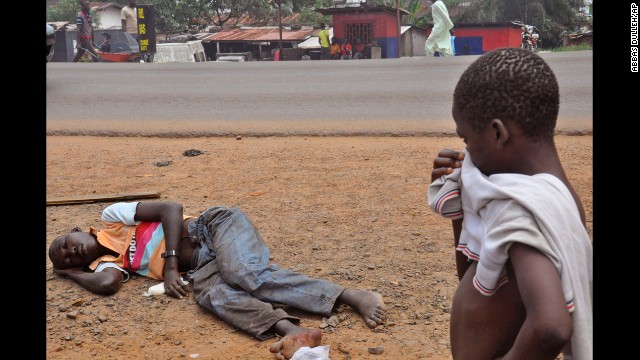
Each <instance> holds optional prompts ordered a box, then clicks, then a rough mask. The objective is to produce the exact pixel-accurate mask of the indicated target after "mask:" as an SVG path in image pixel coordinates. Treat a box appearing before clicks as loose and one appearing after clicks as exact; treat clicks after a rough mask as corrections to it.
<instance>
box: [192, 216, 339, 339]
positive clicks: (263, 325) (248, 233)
mask: <svg viewBox="0 0 640 360" xmlns="http://www.w3.org/2000/svg"><path fill="white" fill-rule="evenodd" d="M189 235H190V236H192V237H193V238H194V239H195V240H196V241H197V242H198V243H199V246H200V247H199V249H197V250H196V251H195V254H194V257H193V260H192V268H193V269H194V270H191V271H189V278H190V280H191V282H192V284H193V292H194V296H195V299H196V302H197V303H198V304H199V305H200V306H202V307H204V308H206V309H208V310H210V311H212V312H213V313H214V314H216V315H217V316H219V317H220V318H222V319H223V320H225V321H226V322H227V323H229V324H231V325H233V326H235V327H237V328H239V329H241V330H243V331H244V332H246V333H248V334H249V335H251V336H254V337H256V338H258V339H260V340H264V339H268V338H271V337H274V336H276V334H275V333H273V332H272V331H270V329H271V327H272V326H273V325H274V324H275V323H276V322H278V321H280V320H282V319H288V320H290V321H291V322H293V323H294V324H298V323H300V319H298V318H296V317H293V316H290V315H288V314H287V313H286V312H285V311H284V310H282V309H280V308H276V309H274V307H273V305H272V303H281V304H286V305H290V306H292V307H295V308H298V309H300V310H305V311H309V312H312V313H316V314H320V315H323V316H325V317H329V316H331V312H332V310H333V307H334V305H335V302H336V299H337V298H338V296H340V294H341V293H342V292H343V291H344V287H342V286H340V285H338V284H335V283H333V282H330V281H327V280H320V279H313V278H310V277H308V276H306V275H303V274H300V273H296V272H293V271H290V270H286V269H281V268H280V267H279V266H277V265H275V264H269V249H268V248H267V246H266V245H265V243H264V241H263V240H262V237H261V236H260V234H259V233H258V231H257V229H256V228H255V227H254V226H253V224H252V223H251V221H250V220H249V219H248V218H247V216H246V215H245V214H244V213H243V212H242V211H240V210H239V209H235V208H224V207H212V208H209V209H208V210H206V211H205V212H204V213H203V214H202V215H200V217H199V218H198V219H197V220H196V221H193V222H191V223H190V224H189Z"/></svg>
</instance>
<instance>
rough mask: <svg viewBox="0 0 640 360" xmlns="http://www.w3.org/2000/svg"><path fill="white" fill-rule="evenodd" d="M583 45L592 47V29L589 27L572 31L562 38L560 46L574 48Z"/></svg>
mask: <svg viewBox="0 0 640 360" xmlns="http://www.w3.org/2000/svg"><path fill="white" fill-rule="evenodd" d="M583 44H586V45H589V46H593V29H591V28H590V27H589V26H584V27H582V28H580V29H579V30H578V31H573V32H571V33H567V34H564V35H563V36H562V46H575V45H583Z"/></svg>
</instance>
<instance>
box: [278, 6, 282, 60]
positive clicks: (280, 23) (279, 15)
mask: <svg viewBox="0 0 640 360" xmlns="http://www.w3.org/2000/svg"><path fill="white" fill-rule="evenodd" d="M277 1H278V30H279V31H280V60H282V0H277Z"/></svg>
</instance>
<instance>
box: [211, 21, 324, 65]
mask: <svg viewBox="0 0 640 360" xmlns="http://www.w3.org/2000/svg"><path fill="white" fill-rule="evenodd" d="M319 31H320V30H317V29H314V28H313V27H311V26H292V27H289V28H283V29H282V48H283V49H282V50H283V52H285V49H291V48H297V46H298V44H299V43H301V42H303V41H305V40H307V39H308V38H309V37H311V36H313V35H315V34H317V33H318V32H319ZM202 45H203V46H204V48H205V51H206V53H207V56H208V57H209V58H211V59H215V58H216V57H217V54H219V53H247V52H248V53H251V54H252V58H253V59H257V60H272V58H273V56H272V55H271V53H272V50H276V49H278V48H279V47H280V31H279V29H278V27H277V26H264V27H244V26H243V27H241V28H239V29H228V30H222V31H220V32H217V33H215V34H212V35H209V36H207V37H206V38H204V39H203V40H202ZM294 58H295V59H297V56H295V57H294ZM283 60H284V59H283ZM292 60H293V59H292Z"/></svg>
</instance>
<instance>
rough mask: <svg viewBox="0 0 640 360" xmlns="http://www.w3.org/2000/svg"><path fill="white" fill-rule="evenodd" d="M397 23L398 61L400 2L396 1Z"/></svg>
mask: <svg viewBox="0 0 640 360" xmlns="http://www.w3.org/2000/svg"><path fill="white" fill-rule="evenodd" d="M396 22H397V23H398V29H397V31H398V59H399V58H400V0H396Z"/></svg>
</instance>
